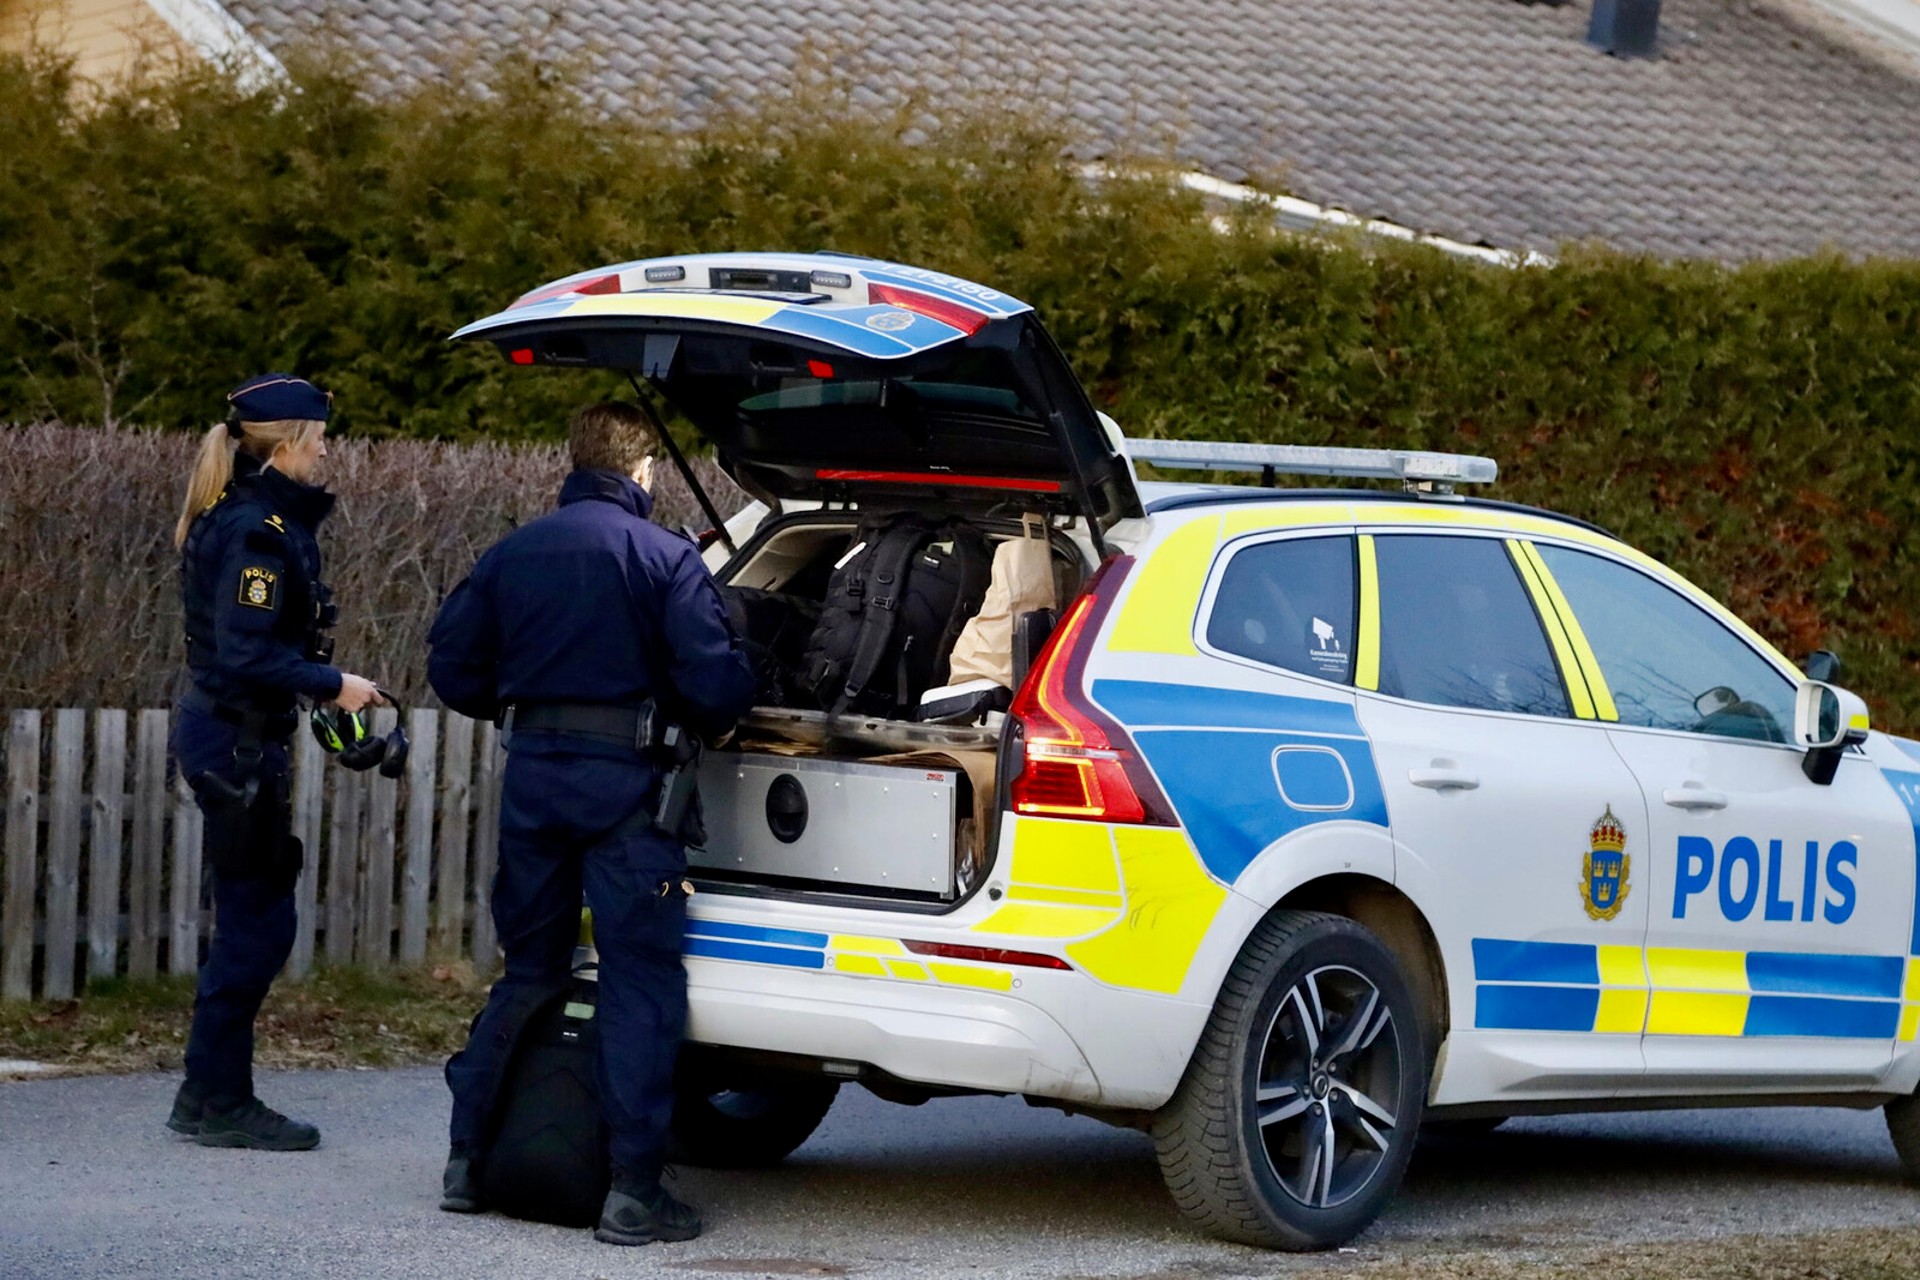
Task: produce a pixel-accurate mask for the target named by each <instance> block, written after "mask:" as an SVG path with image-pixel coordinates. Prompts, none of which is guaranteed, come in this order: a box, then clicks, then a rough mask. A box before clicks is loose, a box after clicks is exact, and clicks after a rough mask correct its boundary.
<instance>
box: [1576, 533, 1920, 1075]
mask: <svg viewBox="0 0 1920 1280" xmlns="http://www.w3.org/2000/svg"><path fill="white" fill-rule="evenodd" d="M1538 552H1539V556H1540V560H1541V563H1542V566H1543V567H1544V569H1545V570H1546V571H1547V572H1548V573H1549V574H1550V575H1551V580H1552V582H1553V584H1554V587H1555V588H1556V589H1557V591H1558V592H1559V593H1560V595H1561V597H1562V598H1563V599H1564V600H1565V601H1566V603H1567V605H1568V607H1569V609H1570V611H1571V615H1572V617H1573V618H1574V619H1575V620H1576V621H1575V624H1574V631H1573V633H1574V634H1576V635H1577V636H1578V637H1579V638H1580V642H1581V643H1582V644H1584V645H1585V646H1587V647H1588V651H1589V652H1590V654H1591V656H1592V659H1593V661H1594V663H1595V665H1596V666H1597V671H1598V675H1597V677H1596V679H1595V680H1594V681H1593V682H1592V684H1593V686H1594V691H1595V694H1596V697H1598V698H1599V699H1602V700H1603V701H1604V702H1605V704H1606V706H1607V709H1608V710H1609V711H1610V712H1611V717H1610V718H1611V719H1612V721H1613V723H1612V725H1611V727H1610V728H1609V730H1608V736H1609V737H1610V738H1611V739H1612V741H1613V743H1614V746H1615V747H1616V749H1617V750H1618V751H1619V753H1620V756H1621V758H1622V759H1624V760H1625V761H1626V762H1627V764H1628V766H1629V767H1630V768H1631V769H1632V770H1633V772H1634V775H1635V777H1637V778H1638V779H1639V781H1640V784H1641V788H1642V790H1643V791H1644V792H1645V793H1646V797H1647V808H1648V812H1649V817H1650V822H1651V832H1650V838H1649V840H1648V849H1649V851H1650V853H1651V860H1650V865H1649V866H1648V868H1647V875H1646V880H1645V883H1646V886H1647V890H1646V905H1647V907H1648V912H1649V914H1648V930H1647V967H1648V975H1649V979H1650V983H1651V987H1652V999H1651V1002H1650V1006H1649V1009H1648V1018H1647V1033H1646V1048H1645V1052H1646V1059H1647V1073H1648V1081H1647V1083H1648V1087H1649V1088H1650V1089H1652V1090H1654V1091H1656V1092H1664V1093H1674V1092H1695V1091H1698V1092H1707V1091H1712V1092H1729V1091H1731V1092H1746V1091H1751V1092H1769V1093H1776V1092H1784V1091H1789V1090H1812V1089H1832V1088H1842V1089H1844V1088H1848V1087H1855V1088H1866V1087H1869V1086H1871V1085H1872V1084H1873V1083H1874V1082H1875V1081H1877V1080H1878V1079H1879V1078H1880V1076H1881V1075H1882V1074H1883V1073H1884V1071H1885V1070H1886V1068H1887V1066H1888V1064H1889V1061H1890V1059H1891V1055H1892V1049H1893V1042H1894V1038H1895V1036H1896V1034H1897V1030H1898V1025H1899V1017H1900V995H1901V984H1902V976H1903V971H1904V967H1905V956H1906V952H1907V945H1908V938H1909V930H1910V924H1911V915H1912V909H1913V903H1914V895H1913V888H1914V884H1913V877H1914V856H1913V847H1914V836H1913V826H1912V824H1911V822H1910V821H1909V819H1908V815H1907V813H1906V810H1905V808H1904V807H1903V806H1902V805H1901V803H1900V801H1899V800H1898V798H1897V797H1896V796H1895V795H1894V793H1893V790H1892V788H1891V787H1889V786H1888V785H1887V783H1886V781H1885V780H1884V779H1883V778H1882V776H1881V773H1880V771H1879V770H1878V769H1877V768H1875V767H1874V765H1873V764H1872V763H1871V761H1869V760H1868V759H1867V758H1866V756H1865V755H1864V754H1863V753H1861V752H1859V751H1858V750H1857V749H1856V750H1853V751H1850V752H1849V753H1848V755H1847V756H1846V758H1845V759H1843V760H1842V762H1841V764H1840V767H1839V770H1838V772H1837V773H1836V774H1835V776H1834V779H1833V782H1832V785H1830V786H1817V785H1815V784H1814V783H1812V782H1811V781H1809V780H1808V779H1807V777H1806V776H1805V775H1804V774H1803V773H1802V771H1801V760H1802V757H1803V755H1804V753H1803V752H1802V751H1801V750H1799V749H1798V748H1796V747H1794V746H1793V745H1791V742H1790V739H1791V735H1792V733H1793V701H1794V693H1795V689H1796V686H1797V679H1796V677H1795V676H1793V675H1790V674H1789V673H1788V671H1787V670H1786V669H1785V664H1784V663H1783V662H1782V661H1779V660H1777V655H1769V654H1767V653H1765V652H1763V650H1762V647H1761V645H1760V644H1759V643H1758V642H1757V641H1755V640H1753V639H1751V638H1750V637H1749V636H1748V635H1744V634H1742V633H1741V631H1740V630H1736V626H1735V625H1730V624H1729V621H1728V620H1727V619H1725V618H1723V617H1721V616H1716V612H1715V611H1713V610H1710V609H1709V608H1708V607H1706V605H1705V603H1704V602H1703V601H1701V600H1697V599H1693V598H1689V595H1688V594H1686V593H1683V592H1682V591H1681V590H1680V589H1679V588H1678V587H1677V585H1675V584H1673V583H1669V582H1666V581H1662V580H1660V579H1658V578H1656V577H1655V576H1654V575H1653V574H1652V573H1651V572H1649V571H1648V570H1646V569H1645V568H1644V567H1641V566H1638V565H1634V564H1630V563H1628V562H1627V561H1626V560H1625V559H1624V558H1620V557H1616V556H1612V555H1608V554H1604V553H1602V552H1601V551H1599V550H1595V549H1587V548H1580V547H1575V546H1571V545H1555V544H1552V543H1549V542H1545V541H1542V542H1540V543H1539V544H1538Z"/></svg>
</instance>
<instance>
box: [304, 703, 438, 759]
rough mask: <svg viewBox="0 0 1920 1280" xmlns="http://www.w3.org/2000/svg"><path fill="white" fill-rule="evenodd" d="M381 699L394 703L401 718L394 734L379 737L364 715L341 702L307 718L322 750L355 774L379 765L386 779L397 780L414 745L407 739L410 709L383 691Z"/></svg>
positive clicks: (326, 705)
mask: <svg viewBox="0 0 1920 1280" xmlns="http://www.w3.org/2000/svg"><path fill="white" fill-rule="evenodd" d="M379 692H380V696H381V697H383V698H385V699H386V700H387V701H388V702H390V703H392V704H393V709H394V712H395V714H396V715H397V717H398V719H397V721H396V722H395V724H394V726H393V729H392V731H391V732H389V733H388V734H386V735H385V736H384V737H375V736H374V733H373V729H372V727H371V726H370V725H369V724H368V717H367V716H366V714H365V713H364V712H360V711H348V710H347V709H346V708H344V707H342V706H341V705H340V704H339V703H337V702H329V703H327V704H325V705H324V706H317V707H315V708H314V709H313V711H312V713H311V714H309V715H308V716H307V724H308V725H309V726H310V727H311V728H312V729H313V736H314V737H315V738H316V739H317V740H318V741H319V743H320V749H321V750H322V751H324V752H326V753H327V754H328V755H334V756H339V757H340V763H341V764H342V765H344V766H346V767H347V768H349V769H352V770H353V771H354V772H356V773H358V772H360V771H361V770H363V769H371V768H374V767H375V766H378V767H379V769H380V776H381V777H383V778H397V777H399V776H400V774H401V772H402V771H403V770H405V769H406V767H407V753H408V752H410V751H411V750H412V749H413V744H412V743H411V742H409V741H408V740H407V730H406V719H407V709H406V708H405V707H403V706H401V705H400V700H399V699H398V698H396V697H394V696H393V695H392V694H390V693H388V692H387V691H386V690H385V689H381V690H380V691H379Z"/></svg>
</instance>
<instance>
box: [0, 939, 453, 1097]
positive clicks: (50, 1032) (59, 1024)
mask: <svg viewBox="0 0 1920 1280" xmlns="http://www.w3.org/2000/svg"><path fill="white" fill-rule="evenodd" d="M485 999H486V984H485V983H484V982H482V981H481V980H480V979H478V978H477V977H476V976H475V974H474V971H473V967H472V966H471V965H470V964H467V963H465V962H462V963H459V964H452V965H436V966H433V967H431V968H419V969H396V970H391V971H389V972H386V973H366V972H361V971H357V970H351V969H323V970H320V971H318V972H316V973H315V974H313V975H312V976H311V977H308V978H306V979H304V980H302V981H299V982H290V981H285V980H283V981H281V982H277V983H275V984H274V987H273V990H272V991H271V992H270V993H268V995H267V1001H266V1004H265V1005H263V1006H262V1007H261V1010H260V1017H259V1020H258V1022H257V1023H256V1024H255V1025H256V1030H257V1046H256V1049H255V1055H254V1057H255V1061H256V1062H257V1063H258V1064H259V1065H260V1066H263V1067H312V1068H327V1067H334V1068H337V1067H392V1066H403V1065H407V1064H410V1063H424V1062H437V1061H439V1060H441V1059H443V1058H445V1057H446V1056H447V1055H448V1054H450V1053H452V1052H453V1051H454V1050H455V1049H457V1048H459V1047H460V1046H461V1045H462V1044H463V1043H465V1041H466V1034H467V1025H468V1023H469V1022H470V1021H471V1019H472V1017H473V1015H474V1014H475V1013H476V1012H478V1011H479V1008H480V1006H481V1004H482V1003H483V1002H484V1001H485ZM192 1016H193V980H192V979H191V978H161V979H154V980H149V981H142V982H134V981H129V980H127V979H114V980H111V981H107V982H100V983H95V984H93V985H92V986H90V987H89V988H88V989H87V992H86V994H84V995H83V996H81V997H80V998H79V999H76V1000H58V1001H36V1002H32V1003H0V1058H23V1059H26V1060H29V1061H32V1062H39V1063H45V1064H47V1065H49V1066H51V1067H53V1068H54V1069H55V1070H57V1071H59V1072H61V1073H63V1074H69V1075H81V1074H93V1073H99V1072H116V1071H174V1070H178V1069H179V1067H180V1063H181V1057H182V1055H183V1054H184V1053H185V1051H186V1043H187V1027H188V1024H189V1022H190V1021H191V1019H192Z"/></svg>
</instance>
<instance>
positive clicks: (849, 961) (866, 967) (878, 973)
mask: <svg viewBox="0 0 1920 1280" xmlns="http://www.w3.org/2000/svg"><path fill="white" fill-rule="evenodd" d="M833 971H834V972H835V973H858V974H861V975H863V976H865V977H869V978H884V977H886V976H887V966H886V963H885V962H884V961H882V960H881V959H880V957H878V956H851V955H837V956H835V957H834V958H833Z"/></svg>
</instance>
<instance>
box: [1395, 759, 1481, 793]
mask: <svg viewBox="0 0 1920 1280" xmlns="http://www.w3.org/2000/svg"><path fill="white" fill-rule="evenodd" d="M1433 764H1434V767H1433V768H1430V769H1409V770H1407V781H1408V782H1411V783H1412V784H1413V785H1414V786H1416V787H1425V788H1426V789H1427V790H1429V791H1473V790H1475V789H1477V788H1478V787H1479V786H1480V779H1479V778H1478V777H1477V776H1475V775H1474V774H1471V773H1468V772H1467V771H1466V770H1464V769H1456V768H1454V767H1453V765H1452V764H1451V763H1448V764H1442V763H1441V762H1440V761H1438V760H1436V761H1434V762H1433Z"/></svg>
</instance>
